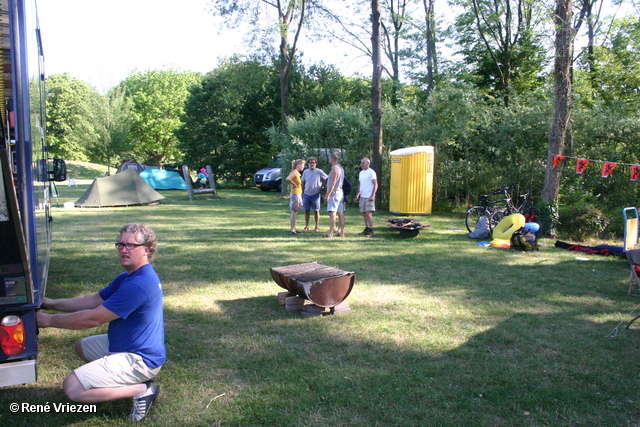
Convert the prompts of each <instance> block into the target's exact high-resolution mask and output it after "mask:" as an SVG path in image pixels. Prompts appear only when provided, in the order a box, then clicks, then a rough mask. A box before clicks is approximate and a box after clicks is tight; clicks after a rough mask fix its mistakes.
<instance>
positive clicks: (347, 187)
mask: <svg viewBox="0 0 640 427" xmlns="http://www.w3.org/2000/svg"><path fill="white" fill-rule="evenodd" d="M342 194H343V195H344V197H345V198H346V197H347V196H348V195H349V194H351V181H349V178H347V177H346V176H345V177H344V179H343V180H342Z"/></svg>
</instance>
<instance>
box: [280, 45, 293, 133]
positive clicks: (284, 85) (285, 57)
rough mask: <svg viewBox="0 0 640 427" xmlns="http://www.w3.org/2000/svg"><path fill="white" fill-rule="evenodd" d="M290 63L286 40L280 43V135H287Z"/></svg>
mask: <svg viewBox="0 0 640 427" xmlns="http://www.w3.org/2000/svg"><path fill="white" fill-rule="evenodd" d="M291 62H293V61H292V58H289V46H288V44H287V39H286V38H284V37H283V38H282V40H281V41H280V120H281V122H280V133H282V134H283V135H289V80H290V77H289V76H291V73H290V70H291Z"/></svg>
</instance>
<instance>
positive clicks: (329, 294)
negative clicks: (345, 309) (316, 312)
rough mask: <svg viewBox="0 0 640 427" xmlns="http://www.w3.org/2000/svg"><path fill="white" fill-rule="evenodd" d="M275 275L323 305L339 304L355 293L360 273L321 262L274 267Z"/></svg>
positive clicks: (279, 281)
mask: <svg viewBox="0 0 640 427" xmlns="http://www.w3.org/2000/svg"><path fill="white" fill-rule="evenodd" d="M270 270H271V277H273V280H274V281H275V282H276V283H277V284H278V285H279V286H280V287H282V288H284V289H286V290H288V291H289V292H291V293H292V294H294V295H297V296H298V297H300V298H304V299H307V300H309V301H311V302H312V303H313V304H315V305H317V306H319V307H335V306H337V305H338V304H340V303H341V302H343V301H344V300H345V299H346V298H347V297H348V296H349V293H350V292H351V289H352V288H353V284H354V283H355V280H356V276H355V275H354V274H353V273H352V272H350V271H344V270H340V269H337V268H334V267H329V266H327V265H322V264H318V263H317V262H308V263H304V264H295V265H287V266H283V267H274V268H271V269H270Z"/></svg>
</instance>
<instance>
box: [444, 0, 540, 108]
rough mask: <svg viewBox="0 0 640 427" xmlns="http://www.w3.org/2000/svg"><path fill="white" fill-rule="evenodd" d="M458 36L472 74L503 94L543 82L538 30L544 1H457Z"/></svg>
mask: <svg viewBox="0 0 640 427" xmlns="http://www.w3.org/2000/svg"><path fill="white" fill-rule="evenodd" d="M456 4H457V5H459V6H462V7H464V9H465V12H463V13H462V14H460V15H459V16H458V17H457V18H456V22H455V27H456V29H457V32H458V33H457V41H458V44H459V45H460V52H461V53H462V54H463V55H464V64H465V65H466V66H467V67H468V71H469V72H470V74H469V78H471V80H472V81H474V82H475V83H476V84H477V85H478V86H479V87H481V88H484V89H486V90H489V91H490V92H491V93H492V94H493V95H494V96H501V97H502V98H503V99H504V102H505V105H507V104H508V100H509V95H511V94H513V93H523V92H525V91H528V90H530V89H532V88H534V87H536V86H538V85H540V84H541V83H542V80H541V79H540V73H541V71H542V67H543V65H544V64H545V54H544V52H545V49H544V48H543V46H542V44H541V41H540V40H541V35H540V34H538V33H537V31H538V30H539V29H540V27H541V22H542V18H543V16H544V15H543V10H542V3H539V2H535V1H531V0H496V1H493V0H457V1H456Z"/></svg>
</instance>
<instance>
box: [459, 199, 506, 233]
mask: <svg viewBox="0 0 640 427" xmlns="http://www.w3.org/2000/svg"><path fill="white" fill-rule="evenodd" d="M502 191H503V190H502V189H499V190H496V191H494V193H493V195H496V194H501V193H502ZM489 197H490V196H489V195H487V194H483V195H481V196H480V202H479V203H478V204H477V205H473V206H470V207H469V209H468V210H467V214H466V216H465V219H464V222H465V225H466V226H467V230H469V233H471V232H473V230H474V229H475V227H476V224H477V223H478V221H479V220H480V218H482V217H483V216H485V217H487V220H488V221H489V231H491V230H493V227H494V226H495V225H496V224H497V222H495V223H494V222H493V221H492V220H491V217H492V216H493V214H494V212H495V211H496V209H501V208H502V207H498V206H494V205H495V204H496V203H500V202H502V201H503V200H495V201H490V200H489Z"/></svg>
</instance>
